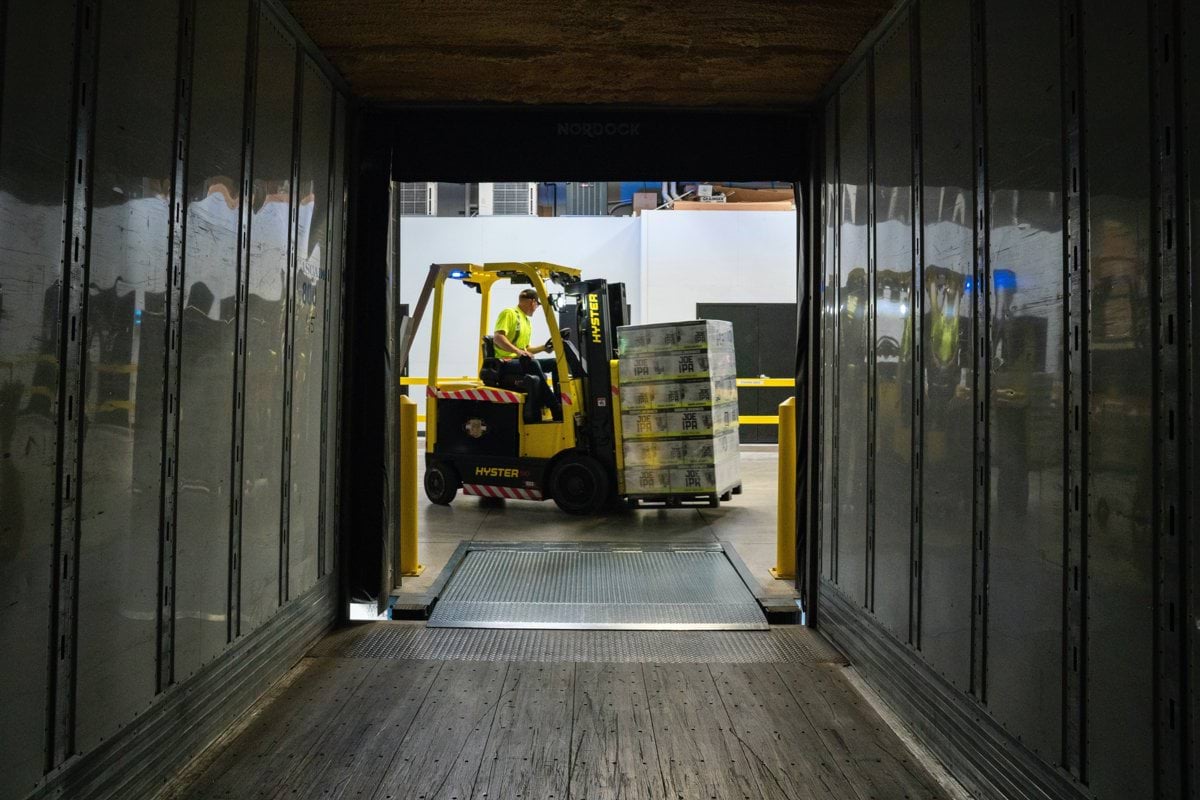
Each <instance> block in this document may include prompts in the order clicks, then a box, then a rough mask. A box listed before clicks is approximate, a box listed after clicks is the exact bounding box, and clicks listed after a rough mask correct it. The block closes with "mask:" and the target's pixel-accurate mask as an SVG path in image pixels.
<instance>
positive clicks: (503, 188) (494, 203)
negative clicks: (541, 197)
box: [479, 183, 537, 217]
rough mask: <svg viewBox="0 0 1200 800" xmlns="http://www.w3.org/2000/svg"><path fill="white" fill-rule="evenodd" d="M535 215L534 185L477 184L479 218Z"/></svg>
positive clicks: (535, 188)
mask: <svg viewBox="0 0 1200 800" xmlns="http://www.w3.org/2000/svg"><path fill="white" fill-rule="evenodd" d="M536 214H537V184H536V183H481V184H479V216H481V217H499V216H526V217H532V216H534V215H536Z"/></svg>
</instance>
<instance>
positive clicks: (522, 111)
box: [341, 106, 820, 625]
mask: <svg viewBox="0 0 1200 800" xmlns="http://www.w3.org/2000/svg"><path fill="white" fill-rule="evenodd" d="M813 128H814V126H813V125H812V124H811V120H810V117H809V115H808V114H807V113H805V112H803V111H801V110H798V109H797V110H789V111H772V110H758V109H740V110H730V109H724V110H718V109H668V108H636V107H573V106H553V107H520V106H476V107H465V106H457V107H455V106H404V107H374V108H372V107H364V108H362V109H361V110H360V112H359V114H358V117H357V119H356V120H355V130H354V134H355V135H354V138H353V139H352V141H354V143H355V148H354V157H353V160H352V168H351V188H350V195H351V198H352V203H351V218H350V230H349V242H350V248H351V253H350V257H349V259H348V262H347V278H346V306H345V308H346V312H345V313H346V317H345V320H344V325H345V336H346V347H345V361H346V364H345V383H344V387H343V390H344V391H345V392H346V395H345V396H346V398H347V401H346V403H345V406H344V407H345V408H346V409H347V410H348V413H346V414H344V416H343V419H342V426H343V437H344V439H343V441H344V442H345V453H346V457H345V458H344V459H343V460H342V465H343V466H342V469H343V474H342V483H341V485H342V487H343V497H342V503H341V508H342V518H341V524H342V530H343V531H345V535H344V536H343V537H342V540H341V541H342V547H343V552H342V554H341V555H342V560H341V563H342V565H343V570H344V571H343V582H342V586H343V600H344V601H345V602H344V603H343V608H346V607H347V605H348V603H349V602H350V601H351V600H354V599H358V600H364V599H366V598H368V597H370V598H377V597H378V592H379V591H380V589H379V587H380V586H381V585H382V584H383V583H384V582H385V581H386V572H387V568H388V566H387V565H388V564H389V563H390V561H389V559H388V557H387V543H386V541H384V539H385V537H384V536H383V532H384V531H385V530H386V529H387V526H386V525H385V522H386V519H385V517H384V515H385V513H386V512H385V492H386V485H385V483H386V479H385V464H386V458H387V454H386V451H385V442H386V435H385V431H386V422H387V415H388V413H389V411H388V409H387V407H386V403H385V402H384V398H385V394H386V386H387V380H386V372H387V367H386V365H385V353H384V351H383V346H382V345H383V342H384V341H385V338H386V333H387V319H388V314H387V303H386V298H387V297H388V296H389V294H390V293H391V292H394V291H396V287H389V286H387V285H386V282H385V279H386V276H387V274H388V271H387V263H388V248H389V241H388V235H387V231H388V218H389V213H388V209H389V203H388V192H389V185H390V182H391V181H430V180H440V181H454V182H474V181H505V180H529V181H535V180H559V179H563V178H564V176H565V177H570V178H573V179H580V180H599V179H605V180H622V179H625V180H641V179H645V178H646V177H647V176H668V177H677V176H696V177H700V178H702V177H704V176H719V177H720V178H721V179H724V180H737V181H754V180H778V179H779V178H780V177H781V176H782V177H789V176H790V177H791V179H792V180H793V181H794V185H795V187H796V199H797V211H798V212H799V213H798V214H797V230H796V236H797V265H796V270H797V272H796V278H797V281H796V290H797V297H796V300H797V313H798V319H797V330H798V332H799V333H798V342H797V357H796V359H797V363H796V381H797V404H798V408H797V425H798V436H797V442H798V449H799V453H798V460H797V464H798V469H797V488H796V491H797V527H796V530H797V537H796V538H797V554H796V555H797V565H798V570H799V571H798V575H797V581H796V585H797V588H798V589H799V590H800V593H801V595H802V597H803V601H804V607H805V610H806V612H807V621H808V624H810V625H811V624H814V622H815V619H816V613H815V612H816V608H815V600H816V592H815V591H814V589H815V586H816V582H815V580H813V579H812V577H811V573H812V572H813V569H814V568H815V565H816V564H817V563H819V561H818V559H817V554H816V553H815V541H816V539H818V538H819V537H817V536H815V535H810V533H809V532H810V531H815V530H816V528H815V527H813V526H814V523H815V522H816V520H815V514H816V507H815V504H814V503H812V502H810V499H811V497H812V490H813V487H814V485H815V484H814V480H813V476H812V472H813V470H812V468H811V467H810V465H812V464H815V463H817V462H816V461H815V460H814V458H813V456H814V450H813V448H814V447H815V446H816V445H817V444H818V443H819V441H820V439H819V437H818V436H816V435H815V434H814V432H813V426H814V425H815V424H816V419H815V417H814V414H813V413H812V409H813V408H814V406H813V403H812V402H811V399H812V397H813V396H814V395H813V381H814V380H816V378H817V375H816V374H815V371H814V370H813V369H812V367H811V365H812V361H813V359H812V356H811V352H813V350H812V348H814V347H819V342H817V341H816V339H815V335H816V328H815V326H814V325H813V323H812V320H813V319H814V318H815V316H816V315H815V313H814V309H812V308H811V307H810V306H811V304H812V302H813V299H814V297H819V283H818V282H817V281H819V278H818V277H816V276H814V275H813V269H812V264H814V263H816V262H815V261H814V260H813V257H814V251H813V249H812V248H813V244H812V243H813V241H814V239H813V235H812V234H813V232H814V231H815V230H816V228H815V224H816V223H815V222H814V219H815V215H814V213H812V212H813V211H814V210H815V209H814V207H813V205H812V198H813V196H814V194H813V187H814V186H815V183H814V181H815V175H814V173H813V169H814V165H815V164H816V160H815V155H814V154H815V153H816V152H819V151H818V150H816V149H814V144H815V140H814V136H813ZM814 290H818V291H814Z"/></svg>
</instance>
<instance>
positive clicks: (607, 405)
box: [559, 279, 629, 477]
mask: <svg viewBox="0 0 1200 800" xmlns="http://www.w3.org/2000/svg"><path fill="white" fill-rule="evenodd" d="M565 294H566V295H568V296H572V297H574V298H576V301H575V303H573V304H568V305H565V306H564V307H563V309H562V310H561V311H560V314H559V325H560V327H563V328H570V329H572V330H574V331H575V337H574V338H575V341H576V343H577V344H578V346H579V350H580V353H581V354H582V355H583V362H584V364H585V366H586V371H587V375H586V377H585V379H584V397H585V401H586V402H587V404H588V407H587V410H586V412H585V413H584V420H585V421H584V423H583V428H582V429H581V430H580V431H579V432H578V437H577V440H578V441H579V442H580V443H581V444H584V446H585V449H587V451H588V452H589V453H591V455H592V456H593V457H595V458H596V459H597V460H599V461H600V463H601V464H603V465H604V467H605V469H607V470H608V471H609V474H610V475H612V476H614V477H615V476H616V473H617V447H618V446H619V442H617V441H616V436H615V431H614V422H613V391H612V378H611V376H610V374H609V368H608V364H609V362H610V361H611V360H612V359H613V358H615V357H616V344H617V328H618V327H620V326H621V325H628V324H629V306H628V304H627V303H626V302H625V284H623V283H608V282H607V281H604V280H601V279H595V280H585V281H579V282H577V283H573V284H571V285H570V286H568V287H567V288H566V290H565ZM581 411H582V409H581Z"/></svg>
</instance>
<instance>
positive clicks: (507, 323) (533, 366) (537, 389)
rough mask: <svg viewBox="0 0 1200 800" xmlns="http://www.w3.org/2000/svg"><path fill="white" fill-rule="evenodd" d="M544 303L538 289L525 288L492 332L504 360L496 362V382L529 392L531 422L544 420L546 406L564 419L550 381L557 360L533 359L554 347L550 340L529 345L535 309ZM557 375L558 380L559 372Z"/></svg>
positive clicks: (498, 355) (527, 410)
mask: <svg viewBox="0 0 1200 800" xmlns="http://www.w3.org/2000/svg"><path fill="white" fill-rule="evenodd" d="M540 305H541V303H540V302H539V300H538V295H537V292H536V291H534V290H533V289H522V290H521V294H520V295H518V297H517V305H516V307H515V308H506V309H504V310H503V311H501V312H500V316H499V317H497V319H496V330H495V332H494V333H493V334H492V349H493V350H494V352H495V354H496V356H495V357H496V358H497V359H500V361H499V362H493V363H496V364H497V365H498V367H497V369H496V371H495V373H494V374H495V380H496V383H497V384H498V385H499V386H501V387H503V388H508V389H516V390H517V391H521V392H525V393H526V394H528V395H529V401H528V402H527V403H526V404H525V415H526V419H525V421H526V423H527V424H528V423H536V422H540V421H542V416H541V415H542V409H543V408H545V409H548V410H549V412H550V415H551V419H556V420H561V419H562V408H561V404H560V403H559V402H558V393H557V390H554V389H551V388H550V386H549V384H548V383H547V380H546V377H547V375H546V373H547V369H548V370H549V371H550V372H551V373H556V370H555V368H554V362H553V360H549V361H548V362H547V363H546V364H542V363H540V362H538V361H535V360H534V359H533V354H534V353H549V352H552V351H553V349H554V347H553V345H552V344H551V342H549V341H548V342H546V344H544V345H538V346H534V347H531V346H530V344H529V339H530V337H531V336H532V335H533V312H534V311H535V310H536V309H537V308H538V306H540ZM518 359H519V360H518ZM486 369H487V367H486V366H485V370H486ZM555 377H556V382H557V375H555ZM485 382H486V381H485Z"/></svg>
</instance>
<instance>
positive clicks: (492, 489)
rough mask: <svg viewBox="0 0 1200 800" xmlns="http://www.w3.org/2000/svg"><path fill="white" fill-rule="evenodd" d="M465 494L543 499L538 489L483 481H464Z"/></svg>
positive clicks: (517, 498) (513, 498)
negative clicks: (489, 484)
mask: <svg viewBox="0 0 1200 800" xmlns="http://www.w3.org/2000/svg"><path fill="white" fill-rule="evenodd" d="M463 494H468V495H473V496H475V497H502V498H505V499H508V500H541V499H542V493H541V492H539V491H538V490H537V489H521V488H518V487H516V486H484V485H483V484H481V483H464V484H463Z"/></svg>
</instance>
